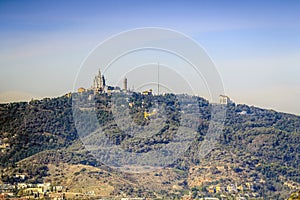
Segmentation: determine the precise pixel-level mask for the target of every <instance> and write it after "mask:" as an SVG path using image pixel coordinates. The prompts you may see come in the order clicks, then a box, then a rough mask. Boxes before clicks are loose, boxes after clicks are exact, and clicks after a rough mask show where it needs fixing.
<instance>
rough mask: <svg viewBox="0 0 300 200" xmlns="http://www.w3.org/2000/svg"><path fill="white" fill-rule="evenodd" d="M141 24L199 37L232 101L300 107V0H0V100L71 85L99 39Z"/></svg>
mask: <svg viewBox="0 0 300 200" xmlns="http://www.w3.org/2000/svg"><path fill="white" fill-rule="evenodd" d="M141 27H163V28H169V29H174V30H177V31H180V32H182V33H184V34H186V35H188V36H190V37H191V38H193V39H195V40H196V41H197V42H198V43H199V44H200V45H202V46H203V47H204V49H206V51H207V52H208V54H209V56H210V57H211V58H212V60H213V61H214V62H215V64H216V67H217V69H218V70H219V72H220V74H221V76H222V79H223V83H224V88H225V91H226V94H227V95H229V96H230V97H231V98H232V99H233V100H234V101H235V102H237V103H247V104H250V105H256V106H260V107H266V108H273V109H276V110H279V111H286V112H292V113H298V114H300V104H299V100H300V79H299V78H298V77H299V73H300V2H299V1H263V2H261V1H174V0H173V1H171V0H170V1H159V0H156V1H0V44H1V45H0V74H1V79H0V100H1V101H2V102H4V101H9V100H21V99H28V98H31V96H34V97H45V96H59V95H61V94H64V93H67V92H69V91H71V90H72V89H73V83H74V79H75V77H76V73H77V72H78V70H79V67H80V65H81V62H82V61H83V60H84V58H85V57H86V56H87V55H88V53H89V52H90V51H91V50H92V49H93V48H94V47H95V46H96V45H97V44H99V43H100V42H101V41H103V40H104V39H106V38H107V37H110V36H111V35H113V34H117V33H119V32H121V31H125V30H128V29H132V28H141Z"/></svg>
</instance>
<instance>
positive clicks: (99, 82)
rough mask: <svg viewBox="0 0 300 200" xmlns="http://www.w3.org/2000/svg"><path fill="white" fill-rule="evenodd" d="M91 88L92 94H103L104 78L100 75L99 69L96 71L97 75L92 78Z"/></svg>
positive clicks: (104, 87)
mask: <svg viewBox="0 0 300 200" xmlns="http://www.w3.org/2000/svg"><path fill="white" fill-rule="evenodd" d="M92 88H93V90H94V93H102V92H105V89H106V84H105V78H104V76H103V75H101V71H100V69H99V71H98V74H97V75H96V76H95V78H94V84H93V87H92Z"/></svg>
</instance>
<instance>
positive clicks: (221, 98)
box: [219, 95, 232, 105]
mask: <svg viewBox="0 0 300 200" xmlns="http://www.w3.org/2000/svg"><path fill="white" fill-rule="evenodd" d="M219 103H220V104H221V105H228V104H231V103H232V101H231V100H230V98H229V97H228V96H226V95H220V96H219Z"/></svg>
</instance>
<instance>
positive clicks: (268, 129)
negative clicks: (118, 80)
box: [0, 93, 300, 199]
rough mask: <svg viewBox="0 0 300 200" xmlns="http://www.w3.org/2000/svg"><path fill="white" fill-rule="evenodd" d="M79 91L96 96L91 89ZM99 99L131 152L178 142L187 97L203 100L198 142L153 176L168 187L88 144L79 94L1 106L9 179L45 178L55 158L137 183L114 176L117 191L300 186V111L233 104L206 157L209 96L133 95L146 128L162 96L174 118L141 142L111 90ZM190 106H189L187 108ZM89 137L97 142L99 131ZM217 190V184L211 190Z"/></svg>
mask: <svg viewBox="0 0 300 200" xmlns="http://www.w3.org/2000/svg"><path fill="white" fill-rule="evenodd" d="M74 95H81V96H80V98H84V99H88V96H89V95H90V93H83V94H74ZM73 97H74V96H73ZM77 98H78V96H77ZM94 98H95V99H94V100H92V102H90V106H92V107H94V108H95V111H96V113H97V119H98V120H99V124H100V125H101V126H103V127H104V128H103V129H104V130H105V134H106V136H107V137H108V138H109V139H110V141H112V142H113V143H114V144H115V145H120V146H121V147H122V148H123V149H125V150H126V151H129V152H139V153H143V152H147V151H150V150H151V149H155V148H160V146H161V145H163V144H166V143H168V142H170V141H171V140H172V138H173V137H174V135H176V131H177V130H178V127H179V126H180V125H182V124H180V123H179V122H180V117H181V114H180V113H182V110H183V106H186V108H189V106H190V105H191V104H190V103H189V102H188V100H187V99H189V98H191V99H192V100H193V101H196V102H197V104H196V105H197V108H195V107H193V106H192V107H190V108H189V109H190V110H193V109H198V110H199V119H197V134H196V135H195V139H194V141H193V142H192V143H191V146H190V147H189V148H188V149H187V151H186V152H185V153H184V154H183V155H182V156H181V157H180V158H178V159H177V160H176V161H174V162H173V163H172V164H170V165H168V166H166V168H165V170H170V169H172V170H174V171H172V173H171V172H168V171H160V172H157V173H153V174H152V175H153V177H156V178H157V180H162V181H161V182H159V181H158V182H157V183H155V184H156V185H161V187H154V186H153V185H151V184H149V185H147V184H144V185H143V184H142V185H140V184H138V183H139V182H142V179H141V177H139V176H136V175H128V174H124V173H119V172H114V170H112V169H110V168H109V167H107V166H105V165H103V163H101V160H97V159H96V158H93V156H92V154H89V152H88V151H87V150H86V149H85V148H84V147H83V146H82V143H81V140H80V137H79V136H78V134H77V131H76V128H75V120H74V119H73V110H72V98H71V97H67V96H63V97H59V98H52V99H49V98H45V99H42V100H32V101H30V102H28V103H27V102H19V103H9V104H1V105H0V132H1V134H0V142H1V143H0V145H1V152H0V163H1V164H0V165H1V167H0V168H1V172H2V175H1V179H2V182H11V183H13V182H15V181H18V180H16V179H15V178H12V177H13V174H16V173H25V174H27V175H28V180H30V182H32V183H38V182H43V181H45V179H47V177H48V178H49V177H51V176H50V174H51V173H50V171H51V170H50V169H49V166H52V165H49V164H53V163H56V164H57V165H58V164H59V163H66V164H68V165H78V164H81V165H89V166H93V167H100V168H101V169H105V170H107V171H108V172H110V173H115V177H119V178H122V180H123V179H124V180H128V181H129V182H130V183H127V182H126V181H125V182H124V184H123V185H120V184H117V181H113V180H112V179H111V178H106V179H107V181H108V180H111V181H108V183H111V185H112V187H114V190H113V192H112V193H111V194H112V195H120V194H123V193H127V194H140V195H142V194H147V195H148V196H149V195H150V196H151V195H154V194H160V195H166V196H168V195H169V196H172V197H180V196H182V195H184V194H186V193H187V192H186V191H192V194H193V195H194V196H197V195H210V196H220V193H218V192H216V187H217V186H218V185H223V186H224V187H226V186H227V185H230V184H235V185H245V188H246V185H252V186H251V189H249V190H251V193H255V194H257V195H258V196H260V197H262V198H266V199H272V198H273V199H283V198H287V197H288V196H289V195H290V193H291V191H293V190H294V189H295V188H297V187H299V185H300V167H299V166H300V155H299V152H300V144H299V141H300V117H299V116H296V115H291V114H285V113H279V112H276V111H273V110H266V109H261V108H257V107H253V106H247V105H236V104H234V103H232V104H229V105H227V112H226V118H225V122H224V129H223V132H222V134H221V135H220V137H219V138H218V142H217V144H216V146H215V148H214V149H213V151H212V152H210V153H209V154H208V155H206V157H205V158H204V159H199V157H197V152H198V151H197V149H198V148H199V146H200V145H201V142H202V141H203V140H204V139H205V135H206V133H207V130H208V127H209V122H210V118H211V109H212V104H210V103H209V102H208V101H207V100H205V99H203V98H200V97H190V96H188V95H182V96H181V98H185V99H186V104H185V105H180V104H179V103H178V101H177V97H176V95H173V94H167V95H161V96H152V95H142V94H139V93H133V94H130V97H129V98H128V99H126V101H127V104H126V106H128V107H129V110H130V112H129V115H130V117H131V118H132V119H133V120H134V122H135V123H137V124H139V125H140V126H141V127H146V126H148V125H149V123H150V121H151V120H155V116H153V117H145V114H144V113H145V112H149V113H150V112H151V110H149V109H150V108H151V107H153V104H154V102H155V103H156V104H159V105H162V107H163V109H164V110H165V113H166V114H165V115H166V116H167V119H168V120H167V121H166V123H165V125H164V126H163V128H162V129H160V130H159V131H158V132H157V133H155V134H154V135H153V138H150V139H149V138H147V139H142V140H140V141H139V142H138V143H137V142H136V141H135V140H134V138H132V136H131V135H130V134H128V132H126V131H124V130H123V131H120V130H119V129H118V126H117V125H116V123H115V121H114V115H113V112H112V107H111V101H112V99H111V96H110V95H107V94H100V95H97V96H96V97H94ZM87 101H88V100H87ZM189 109H185V112H188V111H189ZM76 112H77V114H78V113H81V115H83V114H84V113H85V112H86V111H85V110H83V109H81V110H77V111H76ZM191 120H192V119H191ZM189 121H190V120H187V122H184V124H185V126H192V125H190V124H189ZM78 123H84V126H83V127H85V128H88V129H90V130H89V131H90V132H92V131H93V129H94V128H95V127H93V124H88V123H89V122H88V121H81V122H78ZM89 139H90V140H92V139H93V137H91V138H89ZM83 142H86V141H83ZM29 163H30V164H29ZM32 163H34V165H31V164H32ZM32 166H34V167H32ZM82 173H85V172H82ZM168 173H170V174H171V175H169V179H168V178H166V177H165V176H164V174H168ZM77 175H78V174H77ZM149 176H150V175H149ZM57 179H59V178H57ZM102 179H105V177H104V178H103V177H102ZM153 180H154V179H153ZM144 181H145V180H144ZM133 183H136V184H133ZM153 184H154V183H153ZM174 185H176V187H175V186H174ZM177 186H178V187H177ZM147 187H148V188H147ZM212 188H214V189H213V190H212V191H211V189H212ZM249 188H250V186H249ZM243 190H244V189H243ZM245 190H246V189H245ZM239 191H240V190H239ZM243 193H246V192H245V191H243ZM247 193H250V192H247ZM228 195H229V194H228ZM230 195H231V194H230Z"/></svg>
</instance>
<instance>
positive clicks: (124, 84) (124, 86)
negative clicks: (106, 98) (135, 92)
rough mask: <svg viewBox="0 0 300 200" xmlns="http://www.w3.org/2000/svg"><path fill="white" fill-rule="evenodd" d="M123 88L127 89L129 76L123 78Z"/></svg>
mask: <svg viewBox="0 0 300 200" xmlns="http://www.w3.org/2000/svg"><path fill="white" fill-rule="evenodd" d="M123 90H124V92H126V91H127V78H126V77H125V78H124V80H123Z"/></svg>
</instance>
